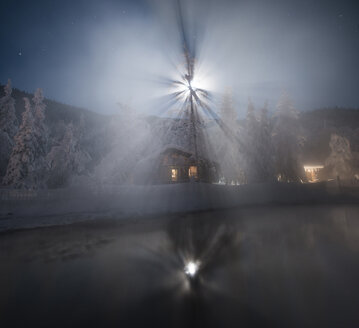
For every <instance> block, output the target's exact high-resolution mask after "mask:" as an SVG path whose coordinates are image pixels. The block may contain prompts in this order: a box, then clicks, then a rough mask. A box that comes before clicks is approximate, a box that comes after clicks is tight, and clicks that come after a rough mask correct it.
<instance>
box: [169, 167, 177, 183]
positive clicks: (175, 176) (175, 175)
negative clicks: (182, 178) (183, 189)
mask: <svg viewBox="0 0 359 328" xmlns="http://www.w3.org/2000/svg"><path fill="white" fill-rule="evenodd" d="M171 179H172V181H177V179H178V170H177V169H171Z"/></svg>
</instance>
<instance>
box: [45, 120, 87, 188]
mask: <svg viewBox="0 0 359 328" xmlns="http://www.w3.org/2000/svg"><path fill="white" fill-rule="evenodd" d="M46 159H47V163H48V167H49V179H48V186H49V187H62V186H65V185H67V184H68V182H69V180H70V178H71V177H72V176H75V175H81V174H85V173H86V171H87V164H88V163H89V162H90V160H91V157H90V155H89V154H88V153H87V152H85V151H84V150H83V149H81V147H80V143H79V140H78V138H77V137H76V133H75V129H74V127H73V125H72V123H70V124H69V125H67V127H66V130H65V134H64V137H63V139H62V140H61V142H60V144H58V145H55V146H53V147H52V149H51V151H50V152H49V154H48V155H47V157H46Z"/></svg>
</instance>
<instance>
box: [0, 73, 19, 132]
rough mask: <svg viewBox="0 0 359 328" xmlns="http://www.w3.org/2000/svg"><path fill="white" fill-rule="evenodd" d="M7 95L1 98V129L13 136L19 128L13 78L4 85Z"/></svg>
mask: <svg viewBox="0 0 359 328" xmlns="http://www.w3.org/2000/svg"><path fill="white" fill-rule="evenodd" d="M4 92H5V95H4V96H3V97H2V98H1V99H0V129H1V131H2V132H5V133H7V134H8V136H9V137H10V138H13V137H14V136H15V134H16V132H17V129H18V121H17V118H16V113H15V100H14V98H13V97H12V96H11V94H12V88H11V80H10V79H9V80H8V82H7V84H6V85H5V87H4Z"/></svg>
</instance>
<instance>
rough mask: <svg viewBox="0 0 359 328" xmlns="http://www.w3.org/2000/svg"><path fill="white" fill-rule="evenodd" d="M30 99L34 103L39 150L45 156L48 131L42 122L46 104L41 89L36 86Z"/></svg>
mask: <svg viewBox="0 0 359 328" xmlns="http://www.w3.org/2000/svg"><path fill="white" fill-rule="evenodd" d="M32 101H33V103H34V110H33V112H34V126H35V133H36V135H37V138H38V142H39V145H40V149H39V152H41V155H42V156H45V155H46V151H47V143H48V133H47V129H46V125H45V122H44V121H45V108H46V105H45V104H44V96H43V92H42V89H40V88H38V89H37V90H36V91H35V94H34V97H33V98H32Z"/></svg>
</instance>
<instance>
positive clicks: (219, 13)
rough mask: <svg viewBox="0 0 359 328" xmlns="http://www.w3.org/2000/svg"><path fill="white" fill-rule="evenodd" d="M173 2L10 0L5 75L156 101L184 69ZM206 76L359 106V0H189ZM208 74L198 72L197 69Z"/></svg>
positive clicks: (190, 26) (240, 94)
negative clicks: (162, 83)
mask: <svg viewBox="0 0 359 328" xmlns="http://www.w3.org/2000/svg"><path fill="white" fill-rule="evenodd" d="M170 2H171V1H165V0H164V1H159V0H157V1H146V0H140V1H139V0H132V1H121V0H120V1H115V0H101V1H100V0H98V1H94V0H87V1H76V0H73V1H51V0H44V1H40V0H38V1H37V0H34V1H25V0H18V1H16V0H2V1H1V10H0V25H1V26H0V44H1V60H0V82H1V83H5V82H6V81H7V79H8V78H11V79H12V82H13V86H15V87H17V88H20V89H23V90H26V91H30V92H32V91H34V90H35V89H36V88H37V87H41V88H43V89H44V93H45V95H46V96H47V97H49V98H52V99H55V100H58V101H61V102H64V103H68V104H72V105H77V106H81V107H87V108H89V109H92V110H95V111H98V112H102V113H113V112H115V111H116V110H118V109H117V108H118V107H117V105H116V103H118V102H121V103H124V104H127V105H130V106H133V107H136V108H137V109H138V110H140V111H141V110H143V111H149V110H151V106H150V105H149V104H150V103H151V102H152V100H153V99H155V98H156V97H158V96H160V95H161V94H162V93H163V92H165V91H163V90H162V89H160V87H159V86H158V85H157V84H156V83H154V82H152V79H154V78H155V77H156V76H157V75H158V76H170V77H174V76H173V75H175V74H176V71H175V70H174V69H173V66H172V64H171V63H173V62H177V61H178V60H179V61H180V59H179V58H181V57H180V49H181V45H180V41H179V38H178V35H177V34H176V33H177V32H178V31H177V25H176V20H175V15H173V9H174V6H171V4H170ZM182 2H183V8H184V16H185V17H186V27H187V31H188V34H189V35H190V37H193V39H194V40H196V44H197V46H198V64H199V67H200V68H201V71H202V72H204V75H203V80H204V82H205V84H207V85H208V86H210V88H212V89H213V91H215V92H218V93H220V92H222V91H223V90H224V89H225V88H226V87H231V88H232V90H233V94H234V98H235V102H236V106H237V108H238V110H239V112H240V113H243V112H244V111H245V108H246V104H247V101H248V97H251V99H252V100H253V101H254V103H255V104H256V105H257V106H261V105H262V104H263V102H264V101H265V100H268V101H269V106H270V108H272V109H273V108H274V106H275V103H276V101H277V99H278V96H279V95H280V93H281V92H282V91H283V90H286V91H287V92H288V93H289V94H290V95H291V96H292V98H293V100H294V103H295V105H296V107H297V108H299V109H304V110H307V109H313V108H318V107H327V106H343V107H359V65H358V64H359V2H358V1H327V0H317V1H305V0H302V1H289V0H278V1H269V0H262V1H255V0H254V1H253V0H251V1H249V0H248V1H229V0H221V1H219V0H218V1H200V0H199V1H182ZM201 74H202V73H201Z"/></svg>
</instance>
